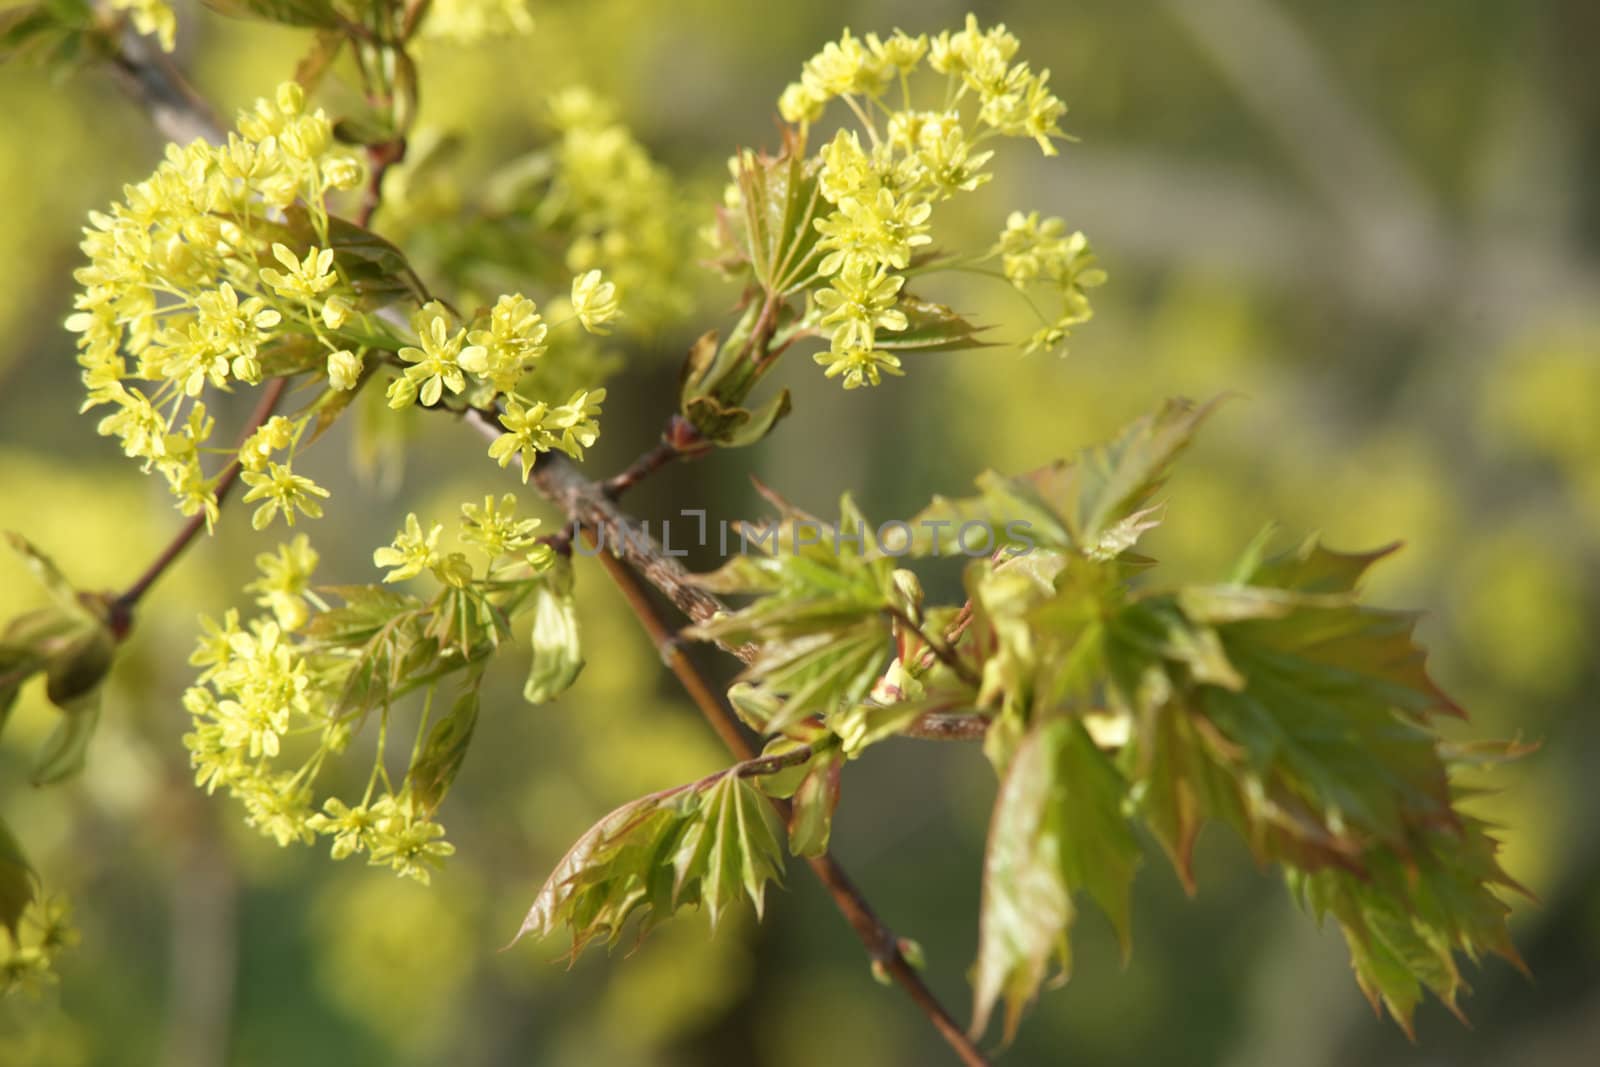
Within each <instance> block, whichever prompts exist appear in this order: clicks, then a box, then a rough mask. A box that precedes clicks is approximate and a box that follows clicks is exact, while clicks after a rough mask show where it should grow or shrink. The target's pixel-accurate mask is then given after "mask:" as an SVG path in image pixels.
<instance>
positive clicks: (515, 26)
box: [422, 0, 533, 44]
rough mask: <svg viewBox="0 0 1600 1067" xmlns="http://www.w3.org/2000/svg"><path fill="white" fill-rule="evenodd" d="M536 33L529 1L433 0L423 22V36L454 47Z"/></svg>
mask: <svg viewBox="0 0 1600 1067" xmlns="http://www.w3.org/2000/svg"><path fill="white" fill-rule="evenodd" d="M532 32H533V16H532V15H531V14H529V13H528V0H433V2H432V3H431V4H430V5H429V7H428V14H427V17H426V18H424V19H423V20H422V36H423V37H425V38H433V39H438V40H445V41H450V42H452V43H454V44H477V43H478V42H480V41H486V40H489V39H490V38H495V37H505V36H508V35H516V36H525V35H527V34H529V33H532Z"/></svg>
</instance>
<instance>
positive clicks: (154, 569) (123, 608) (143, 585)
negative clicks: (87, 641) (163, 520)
mask: <svg viewBox="0 0 1600 1067" xmlns="http://www.w3.org/2000/svg"><path fill="white" fill-rule="evenodd" d="M288 384H289V379H288V378H275V379H273V381H272V384H271V385H268V386H267V388H266V391H265V392H264V393H263V394H262V396H261V402H260V403H259V404H257V405H256V409H255V411H254V412H252V413H251V415H250V418H249V421H247V422H246V423H245V425H244V432H243V433H241V434H240V435H239V445H238V446H236V447H235V449H234V450H235V451H236V452H237V451H238V448H239V447H243V445H244V443H245V442H246V441H247V440H249V439H250V435H251V434H253V433H255V432H256V431H257V430H259V429H260V428H261V426H262V424H263V423H265V422H266V421H267V420H268V419H269V418H271V417H272V413H273V411H274V410H276V409H277V407H278V400H279V399H280V398H281V397H282V396H283V391H284V389H285V388H286V387H287V386H288ZM243 469H244V468H243V467H241V466H240V464H239V460H238V459H237V458H235V459H234V461H233V462H232V463H230V464H228V466H227V468H226V469H224V470H223V472H222V477H221V478H220V479H219V480H218V482H217V490H216V495H217V503H218V505H221V503H222V501H223V498H224V497H226V496H227V495H228V490H230V489H232V488H233V483H234V482H236V481H238V480H239V474H240V473H241V471H242V470H243ZM205 525H206V514H205V511H204V509H202V510H201V511H199V512H197V513H196V514H195V515H193V516H192V517H191V518H190V519H189V521H188V522H186V523H184V524H183V526H182V528H181V529H179V530H178V532H177V534H176V535H174V536H173V538H172V540H171V541H170V542H168V543H167V547H166V548H164V549H162V550H161V553H160V555H158V556H156V558H155V559H154V560H153V561H152V562H151V564H150V566H148V567H146V568H145V569H144V573H143V574H141V575H139V577H138V578H137V579H135V581H134V583H133V584H132V585H130V586H128V588H127V589H126V590H125V591H124V592H123V593H122V594H121V595H120V596H118V597H117V598H116V600H115V601H113V603H112V612H113V614H112V619H113V624H114V628H117V629H120V631H121V632H126V628H127V626H128V625H131V624H132V620H133V609H134V608H135V607H137V606H138V604H139V601H140V599H142V598H143V597H144V595H145V594H146V593H148V592H149V591H150V587H151V586H152V585H154V584H155V583H156V581H157V579H159V578H160V577H161V576H162V575H163V574H165V573H166V572H167V569H168V568H169V567H171V566H172V565H173V564H174V563H176V562H177V560H178V557H179V556H181V555H183V552H184V549H186V548H188V547H189V545H190V543H191V542H193V541H194V539H195V538H196V537H198V536H200V531H201V530H202V529H204V528H205ZM117 620H121V621H122V625H121V626H120V627H118V626H116V623H117Z"/></svg>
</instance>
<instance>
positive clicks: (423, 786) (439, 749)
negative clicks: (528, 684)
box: [410, 678, 478, 812]
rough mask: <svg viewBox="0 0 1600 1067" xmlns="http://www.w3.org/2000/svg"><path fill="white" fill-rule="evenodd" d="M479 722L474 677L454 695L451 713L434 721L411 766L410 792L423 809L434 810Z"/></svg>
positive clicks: (446, 789)
mask: <svg viewBox="0 0 1600 1067" xmlns="http://www.w3.org/2000/svg"><path fill="white" fill-rule="evenodd" d="M477 725H478V686H477V679H476V678H474V679H473V680H472V682H471V683H469V688H467V689H466V690H465V691H463V692H462V694H461V695H460V696H459V697H457V698H456V702H455V704H453V705H452V706H451V708H450V713H449V714H448V715H446V716H445V717H444V718H442V719H440V720H439V721H438V722H437V723H435V724H434V726H433V729H432V730H430V731H429V732H428V742H427V744H425V745H424V746H423V748H422V751H421V752H420V753H418V755H417V760H416V762H415V763H413V764H412V765H411V773H410V779H411V794H412V796H414V797H416V799H417V802H418V803H419V804H421V805H422V807H423V810H425V811H429V812H431V811H433V810H434V809H435V808H437V807H438V806H439V802H440V801H441V800H443V799H444V795H445V793H446V792H448V791H449V789H450V783H452V782H454V781H455V777H456V772H457V771H459V770H460V769H461V761H462V760H464V759H466V757H467V746H468V745H469V744H471V743H472V732H473V730H474V729H475V728H476V727H477Z"/></svg>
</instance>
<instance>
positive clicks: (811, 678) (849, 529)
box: [685, 497, 897, 733]
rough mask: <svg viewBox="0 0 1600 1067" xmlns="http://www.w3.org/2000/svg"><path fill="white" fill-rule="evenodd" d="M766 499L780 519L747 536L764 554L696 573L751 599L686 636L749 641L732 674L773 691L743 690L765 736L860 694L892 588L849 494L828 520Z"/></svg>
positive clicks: (878, 670)
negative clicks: (749, 651) (739, 670)
mask: <svg viewBox="0 0 1600 1067" xmlns="http://www.w3.org/2000/svg"><path fill="white" fill-rule="evenodd" d="M771 499H773V501H774V503H775V504H776V505H777V506H778V508H779V511H780V516H781V517H780V521H779V522H778V523H776V524H774V525H771V526H768V527H765V528H764V531H757V532H756V534H755V536H752V537H750V538H749V540H750V543H752V544H753V545H756V546H759V547H760V549H761V551H762V553H763V554H762V555H760V556H753V555H740V556H736V557H734V559H732V560H730V561H729V562H728V563H727V564H725V565H724V566H723V567H722V568H721V569H720V570H717V571H714V572H713V573H711V574H706V575H701V576H699V578H698V579H697V582H698V584H699V585H701V586H702V587H703V588H706V589H710V590H712V591H714V592H719V593H733V594H755V595H757V599H756V600H755V601H754V602H753V603H751V604H750V605H749V606H747V607H745V608H742V609H740V610H738V611H735V612H732V613H730V614H727V615H721V616H718V617H716V618H713V619H710V620H708V621H706V622H703V623H700V624H699V625H697V626H693V627H690V628H689V629H688V630H686V631H685V633H686V634H688V635H689V636H691V637H695V638H698V639H700V640H708V641H722V642H725V643H729V644H753V645H755V646H757V649H758V651H757V654H756V657H755V659H754V660H753V661H752V662H751V664H750V666H749V667H748V668H747V669H746V670H745V671H744V673H743V674H742V675H741V676H740V678H741V680H743V681H745V682H749V683H755V684H756V685H758V686H759V690H758V692H764V693H765V694H769V695H771V696H776V697H778V698H780V699H781V705H780V706H777V707H772V706H771V702H770V700H767V699H766V698H763V697H757V696H754V695H753V694H752V693H751V691H750V690H746V691H744V692H745V693H746V695H745V698H744V699H745V700H746V701H747V702H749V701H752V700H757V701H761V702H762V703H761V705H760V706H761V709H762V712H763V713H764V715H765V718H764V722H763V727H762V728H763V729H764V730H766V731H767V732H769V733H774V732H779V731H782V730H783V729H785V728H786V727H788V726H790V725H792V724H793V723H795V722H797V721H799V720H800V719H802V718H804V717H805V716H807V715H812V714H818V713H824V712H827V711H830V710H832V709H833V708H835V707H838V706H840V705H845V704H852V703H855V702H857V701H860V700H861V699H863V698H864V697H865V696H866V695H867V693H868V692H869V691H870V690H871V689H872V686H873V684H874V683H875V682H876V681H877V679H878V678H879V677H880V676H881V675H882V674H883V669H884V667H885V666H886V665H887V664H888V662H889V658H890V654H891V646H890V642H889V637H890V620H889V616H888V615H887V614H886V612H887V609H888V608H889V607H890V605H892V604H894V603H896V602H897V601H896V596H897V594H896V592H895V587H894V580H893V571H894V568H893V563H892V561H891V560H889V559H887V558H883V557H878V558H875V559H874V558H869V557H868V554H867V553H868V551H869V550H870V548H871V547H872V545H871V542H872V537H873V535H872V531H871V530H870V529H869V528H868V526H867V523H866V521H865V520H864V519H863V518H862V516H861V513H860V512H859V511H857V510H856V508H855V505H854V504H852V503H851V502H850V499H849V497H845V498H844V500H843V501H842V502H841V505H840V519H839V522H838V523H837V524H831V523H825V522H822V521H821V520H819V519H816V518H814V517H812V516H810V515H807V514H806V513H804V512H802V511H800V510H798V509H796V508H794V507H792V506H791V505H789V504H787V503H785V502H783V501H782V500H779V499H778V498H776V497H772V498H771ZM756 706H757V705H756V704H754V703H752V704H750V707H751V708H755V707H756Z"/></svg>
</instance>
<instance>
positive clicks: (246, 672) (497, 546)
mask: <svg viewBox="0 0 1600 1067" xmlns="http://www.w3.org/2000/svg"><path fill="white" fill-rule="evenodd" d="M538 528H539V521H538V520H537V519H528V518H520V517H518V515H517V501H516V498H515V497H514V496H512V495H511V494H509V493H507V494H505V495H504V496H502V497H499V498H495V497H493V496H488V497H485V498H484V500H483V502H482V504H476V503H469V504H465V505H463V507H462V509H461V516H460V520H459V523H458V525H457V531H456V534H457V537H458V539H459V541H460V543H461V544H462V545H463V546H465V547H466V548H467V549H468V550H469V551H470V552H472V553H473V554H475V555H476V556H477V557H478V558H479V560H480V562H481V566H475V565H474V563H473V561H472V560H471V559H469V557H468V554H467V552H463V551H446V550H444V549H442V548H441V547H440V539H441V537H442V536H443V534H444V527H443V525H442V524H434V525H431V526H429V527H427V528H424V527H423V525H422V523H421V522H419V521H418V519H417V516H416V515H408V516H407V517H406V524H405V528H404V529H403V530H401V531H400V532H399V533H398V534H397V535H396V536H395V539H394V541H393V542H392V543H391V544H389V545H387V546H385V547H383V548H380V549H378V550H377V551H376V552H375V553H374V554H373V562H374V563H375V564H376V565H377V566H378V567H381V568H385V569H387V570H388V573H387V574H386V575H385V576H384V582H386V583H393V582H399V581H404V580H406V579H410V578H415V577H418V576H419V575H422V574H424V573H431V574H432V575H433V576H434V577H435V578H437V579H438V580H439V583H440V588H439V592H438V594H437V595H436V596H435V597H434V598H433V599H432V600H431V601H423V600H420V599H417V598H416V597H412V596H406V595H401V594H397V593H394V592H391V591H389V590H388V589H385V588H383V587H381V586H344V587H340V588H338V589H336V590H335V592H336V593H337V594H338V595H339V596H340V597H341V598H342V599H343V600H344V601H345V603H344V605H343V606H342V607H332V606H330V605H329V604H328V603H327V602H325V601H324V600H323V599H322V598H321V596H319V595H318V594H317V593H316V592H315V591H313V589H312V585H311V579H312V576H313V573H314V571H315V569H316V566H317V553H316V551H315V550H314V549H313V548H312V547H311V545H310V543H309V541H308V540H307V538H306V537H305V536H304V535H301V536H298V537H296V538H295V539H294V540H292V541H291V542H289V543H288V544H285V545H280V546H279V547H278V549H277V551H276V552H271V553H264V554H262V555H260V556H258V557H257V558H256V566H257V568H258V570H259V571H260V577H259V578H258V579H257V580H256V581H254V582H252V583H251V584H250V585H248V586H246V587H245V588H246V591H247V592H251V593H254V594H256V603H257V604H258V605H259V606H261V607H263V608H266V609H267V612H268V613H267V614H263V615H259V616H257V617H255V618H252V619H249V620H246V621H241V619H240V616H239V613H238V612H237V611H229V612H228V613H227V614H226V615H224V616H223V618H222V621H221V622H217V621H215V620H212V619H209V618H202V619H201V629H202V633H201V636H200V639H199V642H198V644H197V647H196V649H195V651H194V654H193V655H192V656H191V657H190V659H189V662H190V663H191V664H192V665H193V666H195V667H197V668H198V669H199V671H200V674H199V676H198V678H197V679H196V684H195V685H194V686H192V687H191V688H190V689H189V690H188V691H187V692H186V693H185V694H184V698H183V704H184V708H185V709H186V710H187V711H188V712H189V714H190V716H191V717H192V719H193V721H194V729H193V731H192V732H190V733H189V734H187V735H185V737H184V745H185V746H186V747H187V748H188V749H189V754H190V761H191V762H192V764H193V765H194V768H195V781H196V783H197V784H198V785H200V786H203V787H204V788H205V789H206V790H207V791H208V792H210V791H215V790H216V789H217V788H219V787H221V788H224V789H226V790H227V791H228V793H229V794H230V795H232V796H233V797H235V798H236V799H238V800H239V801H240V802H242V803H243V805H244V807H245V814H246V821H247V822H248V823H249V824H250V825H251V826H253V827H255V828H256V829H257V830H259V831H260V832H261V833H262V834H264V835H265V836H267V837H269V838H271V839H273V840H274V841H276V842H277V843H278V844H279V845H284V846H287V845H289V844H293V843H296V842H301V843H308V842H310V841H312V840H314V839H316V838H317V837H318V836H319V835H320V836H323V837H328V838H331V840H332V852H333V856H334V858H335V859H343V858H345V857H347V856H350V855H353V854H355V853H357V852H365V853H367V854H368V857H369V859H370V861H371V862H372V863H374V864H379V865H385V866H390V867H392V868H394V869H395V870H396V871H398V872H399V873H401V874H403V875H406V876H408V877H412V878H417V879H419V880H421V881H427V878H428V871H429V867H430V866H433V865H436V864H437V862H438V860H440V859H442V858H443V857H445V856H447V855H449V854H450V852H451V851H452V850H451V846H450V845H449V844H448V843H447V842H445V841H443V840H441V838H442V837H443V834H444V830H443V829H442V828H441V827H440V826H439V825H438V824H437V823H436V822H434V821H433V818H432V812H433V810H434V808H435V807H437V805H438V802H439V800H440V799H441V797H442V796H443V794H444V791H445V789H447V788H448V785H449V779H450V777H451V776H453V774H454V768H455V766H456V765H458V764H459V762H460V755H461V753H462V751H464V746H465V743H466V738H467V737H468V736H470V732H471V728H470V722H468V723H467V725H465V726H463V725H462V721H461V720H462V719H463V718H467V719H470V718H471V717H473V716H475V715H476V699H477V697H476V694H477V685H478V678H479V676H480V675H481V672H482V661H483V659H484V658H485V657H486V656H487V655H488V654H489V653H490V652H491V651H492V650H493V649H494V648H495V647H498V645H499V643H500V641H501V640H502V638H503V637H504V635H505V633H506V632H507V631H508V629H509V625H510V620H511V619H513V618H515V617H518V616H521V615H528V614H535V615H539V614H541V613H547V606H546V603H545V601H546V600H548V599H550V595H554V591H553V590H551V589H547V588H546V586H547V585H548V584H549V583H550V581H551V579H550V577H549V574H550V572H551V571H552V567H553V565H554V563H555V560H556V557H555V553H554V552H553V551H552V550H551V549H550V547H549V546H548V545H546V544H544V543H543V542H541V541H540V540H539V537H538V533H537V531H538ZM557 600H558V601H560V597H559V596H558V597H557ZM541 625H542V623H540V622H538V621H536V623H535V625H534V627H533V636H534V642H533V643H534V660H535V662H534V670H535V674H536V676H538V677H540V678H543V677H544V675H545V674H548V673H549V672H550V671H551V670H552V662H557V663H558V664H560V665H566V666H565V669H564V671H563V673H562V678H563V684H562V685H561V688H564V687H565V684H570V681H571V678H572V677H573V676H575V674H576V670H577V667H581V663H582V661H581V658H579V657H577V655H576V653H575V651H573V650H572V649H571V648H568V647H565V646H563V647H562V648H560V649H559V650H556V651H557V652H559V655H557V654H556V652H551V651H550V650H548V649H545V650H543V651H542V650H541V648H542V646H541V631H540V626H541ZM546 628H548V627H546ZM575 642H576V635H575V633H574V634H572V635H571V636H570V639H569V640H568V642H567V644H568V645H573V646H575ZM543 643H544V644H546V645H548V644H549V642H548V641H547V640H546V641H544V642H543ZM572 663H575V664H576V666H571V665H570V664H572ZM452 671H461V672H464V673H465V674H466V675H467V678H466V685H465V690H464V692H463V698H462V699H460V700H458V701H457V704H456V706H455V708H454V709H453V710H452V711H451V713H450V714H449V715H447V716H444V717H442V718H441V719H440V721H439V723H438V724H437V725H436V727H435V730H434V732H433V734H431V735H425V730H426V728H427V726H428V725H429V720H430V713H431V709H432V704H433V692H434V690H435V688H436V687H437V686H438V684H439V680H440V678H441V677H442V676H443V675H444V674H445V673H448V672H452ZM418 676H420V677H418ZM419 688H420V689H426V690H427V692H428V700H427V703H426V707H425V708H424V711H423V713H422V720H421V722H420V723H419V725H418V728H417V740H416V743H415V744H414V745H413V748H412V751H411V755H410V759H409V761H408V763H407V765H406V767H407V769H406V773H405V775H404V777H401V778H399V779H398V780H397V781H396V780H392V779H391V778H390V774H389V771H388V768H387V766H386V761H385V749H386V744H387V739H388V736H389V732H390V722H391V714H392V712H393V705H394V703H395V701H396V700H397V699H398V698H399V697H401V696H403V695H404V694H406V693H408V692H411V691H413V690H416V689H419ZM463 709H465V710H463ZM373 714H376V715H377V716H378V718H379V720H380V725H379V730H378V744H377V753H376V756H375V758H374V762H373V766H372V770H371V773H370V775H369V776H368V779H367V787H366V791H365V793H364V794H363V796H362V798H361V800H360V802H359V803H356V804H353V805H351V804H347V803H345V802H344V801H342V800H340V799H338V798H337V797H324V798H323V799H322V801H321V803H320V804H318V801H317V796H316V789H315V787H316V783H317V780H318V777H319V776H320V775H321V774H322V773H323V771H324V770H325V769H326V767H327V765H328V764H329V763H330V761H333V760H335V758H336V757H339V756H341V755H342V754H343V753H345V751H346V750H347V749H348V748H349V745H350V741H351V739H352V737H353V736H354V734H355V733H356V731H358V730H359V729H360V728H361V726H362V725H363V724H364V723H365V722H366V721H367V720H368V719H369V718H370V717H371V716H372V715H373ZM425 736H426V738H427V743H424V738H425ZM438 738H442V739H443V740H442V741H436V739H438ZM452 759H453V760H454V762H453V763H452V762H451V760H452Z"/></svg>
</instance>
